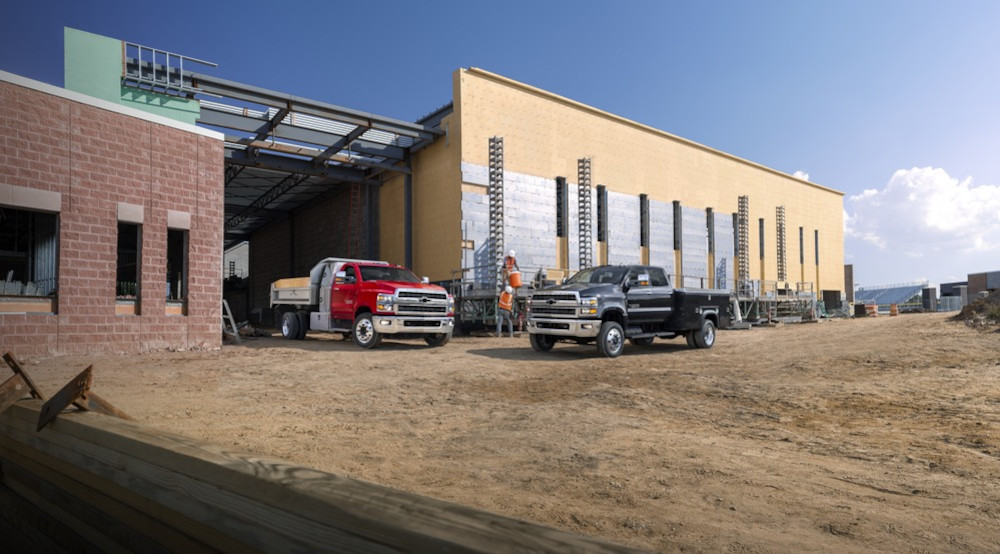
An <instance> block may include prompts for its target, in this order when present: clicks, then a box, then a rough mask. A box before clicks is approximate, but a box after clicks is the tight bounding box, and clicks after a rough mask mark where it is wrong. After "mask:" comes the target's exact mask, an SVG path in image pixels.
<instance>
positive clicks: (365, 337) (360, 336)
mask: <svg viewBox="0 0 1000 554" xmlns="http://www.w3.org/2000/svg"><path fill="white" fill-rule="evenodd" d="M353 329H354V332H353V333H351V335H352V336H353V337H354V344H356V345H358V346H360V347H361V348H375V347H376V346H378V345H379V343H381V342H382V333H379V332H378V331H376V330H375V323H374V322H373V321H372V314H369V313H364V314H360V315H358V317H356V318H354V327H353Z"/></svg>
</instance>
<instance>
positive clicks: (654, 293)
mask: <svg viewBox="0 0 1000 554" xmlns="http://www.w3.org/2000/svg"><path fill="white" fill-rule="evenodd" d="M646 272H647V274H648V275H649V289H650V290H649V316H650V318H652V320H653V321H656V322H658V323H662V322H664V321H666V320H667V319H669V318H670V316H671V315H672V311H673V308H674V288H673V287H671V286H670V281H669V280H668V279H667V274H666V272H664V271H663V268H662V267H647V268H646Z"/></svg>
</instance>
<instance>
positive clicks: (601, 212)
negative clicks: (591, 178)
mask: <svg viewBox="0 0 1000 554" xmlns="http://www.w3.org/2000/svg"><path fill="white" fill-rule="evenodd" d="M607 240H608V188H607V187H605V186H604V185H597V242H607Z"/></svg>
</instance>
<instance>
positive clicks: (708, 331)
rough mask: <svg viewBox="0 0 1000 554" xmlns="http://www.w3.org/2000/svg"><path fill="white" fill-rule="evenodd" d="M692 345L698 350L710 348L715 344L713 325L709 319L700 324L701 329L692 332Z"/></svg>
mask: <svg viewBox="0 0 1000 554" xmlns="http://www.w3.org/2000/svg"><path fill="white" fill-rule="evenodd" d="M694 343H695V344H696V345H697V346H698V348H711V347H712V345H713V344H715V324H714V323H712V320H711V319H706V320H705V321H702V322H701V329H698V330H697V331H695V332H694Z"/></svg>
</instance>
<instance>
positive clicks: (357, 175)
mask: <svg viewBox="0 0 1000 554" xmlns="http://www.w3.org/2000/svg"><path fill="white" fill-rule="evenodd" d="M225 162H226V163H227V164H233V165H242V166H249V167H259V168H261V169H269V170H272V171H280V172H282V173H298V174H303V175H313V176H318V177H328V178H330V179H335V180H337V181H347V182H349V183H367V182H370V180H369V179H368V178H366V176H365V174H364V172H363V171H361V170H359V169H356V168H350V167H337V166H323V165H321V166H319V167H316V166H314V165H313V164H312V162H310V161H309V160H302V159H298V158H291V157H288V156H277V155H274V154H266V153H258V154H257V155H256V156H251V155H249V154H248V153H247V152H246V150H240V149H236V148H226V152H225Z"/></svg>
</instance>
